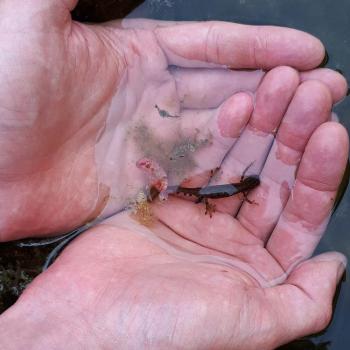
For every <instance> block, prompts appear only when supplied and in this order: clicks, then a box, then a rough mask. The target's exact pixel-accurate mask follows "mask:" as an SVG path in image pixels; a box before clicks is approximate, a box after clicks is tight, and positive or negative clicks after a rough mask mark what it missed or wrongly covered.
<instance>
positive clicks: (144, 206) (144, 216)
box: [130, 191, 154, 226]
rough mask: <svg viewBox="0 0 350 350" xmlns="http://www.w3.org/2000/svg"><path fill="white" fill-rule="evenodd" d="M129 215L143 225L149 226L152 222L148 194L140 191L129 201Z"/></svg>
mask: <svg viewBox="0 0 350 350" xmlns="http://www.w3.org/2000/svg"><path fill="white" fill-rule="evenodd" d="M130 209H131V216H132V217H133V218H134V219H135V220H136V221H137V222H139V223H140V224H141V225H144V226H151V225H152V224H153V222H154V217H153V214H152V208H151V205H150V203H149V201H148V196H147V194H146V193H145V192H144V191H140V192H139V193H138V194H137V195H136V197H135V199H134V200H133V201H132V202H131V203H130Z"/></svg>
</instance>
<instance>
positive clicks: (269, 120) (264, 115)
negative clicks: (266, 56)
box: [213, 67, 299, 214]
mask: <svg viewBox="0 0 350 350" xmlns="http://www.w3.org/2000/svg"><path fill="white" fill-rule="evenodd" d="M298 84H299V77H298V73H297V72H296V71H295V70H293V69H291V68H289V67H278V68H275V69H273V70H271V71H270V72H268V73H267V74H266V76H265V77H264V80H263V81H262V83H261V85H260V86H259V88H258V91H257V95H256V101H255V109H254V112H253V115H252V118H251V119H250V121H249V124H248V126H247V127H246V129H245V130H244V131H243V133H242V135H241V137H240V139H239V140H238V142H237V143H236V144H235V146H234V148H233V149H232V150H231V151H230V153H229V154H228V155H227V157H226V158H225V160H224V163H223V164H222V167H221V172H220V174H219V175H220V176H217V177H216V178H215V179H213V184H216V183H221V184H223V183H232V182H237V181H239V179H240V177H241V175H242V173H243V171H244V169H246V168H247V166H249V164H252V166H251V167H250V168H249V169H248V172H250V173H256V174H259V173H260V171H261V168H262V166H263V163H264V162H265V159H266V156H267V154H268V152H269V150H270V148H271V144H272V142H273V138H274V134H275V131H276V129H277V127H278V125H279V124H280V122H281V119H282V117H283V115H284V113H285V111H286V109H287V107H288V104H289V102H290V100H291V99H292V96H293V95H294V92H295V90H296V88H297V86H298ZM216 205H217V209H218V210H219V211H222V212H225V213H230V214H235V213H236V212H237V210H238V208H239V206H240V205H241V199H240V198H239V197H238V196H233V197H229V198H224V199H219V200H217V201H216Z"/></svg>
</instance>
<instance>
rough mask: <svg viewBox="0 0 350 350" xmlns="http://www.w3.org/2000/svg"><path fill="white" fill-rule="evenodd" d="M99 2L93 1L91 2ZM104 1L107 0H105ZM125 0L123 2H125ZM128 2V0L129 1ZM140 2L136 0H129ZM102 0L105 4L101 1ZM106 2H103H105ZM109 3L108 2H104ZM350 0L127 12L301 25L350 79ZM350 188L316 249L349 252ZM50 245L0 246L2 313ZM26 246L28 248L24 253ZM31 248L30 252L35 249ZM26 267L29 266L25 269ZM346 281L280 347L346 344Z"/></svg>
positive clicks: (342, 107)
mask: <svg viewBox="0 0 350 350" xmlns="http://www.w3.org/2000/svg"><path fill="white" fill-rule="evenodd" d="M121 2H122V1H109V2H104V1H100V2H98V1H89V0H85V1H81V4H80V5H84V4H85V5H86V7H84V6H82V7H80V9H79V10H78V11H76V12H75V16H76V18H80V19H83V20H89V21H98V20H105V19H112V18H118V16H119V15H120V14H125V13H127V11H129V9H130V7H128V6H127V5H124V6H123V9H122V11H121V12H120V7H118V4H120V3H121ZM92 3H95V4H99V5H98V6H92V5H91V4H92ZM107 3H108V4H107ZM124 3H127V1H124ZM129 3H131V2H129ZM132 3H134V4H135V3H140V1H132ZM103 4H105V5H103ZM106 4H107V5H106ZM108 6H109V7H108ZM349 13H350V2H349V1H347V0H336V1H334V0H333V1H331V0H323V1H322V2H321V1H314V0H283V1H281V0H218V1H215V2H214V1H210V0H187V1H185V0H148V1H145V2H143V3H142V4H141V5H140V6H139V7H138V8H137V9H135V10H134V11H133V12H132V13H131V14H130V15H129V17H146V18H156V19H164V20H212V19H216V20H225V21H233V22H240V23H247V24H274V25H282V26H288V27H293V28H297V29H301V30H305V31H307V32H310V33H312V34H314V35H315V36H317V37H319V38H320V39H321V40H322V41H323V43H324V44H325V46H326V48H327V51H328V54H329V61H328V63H327V67H330V68H333V69H338V70H340V71H342V72H343V74H344V75H345V77H346V78H347V79H348V80H350V39H349V38H350V17H349V15H348V14H349ZM335 111H336V113H337V114H338V116H339V118H340V121H341V123H342V124H344V125H345V126H346V127H347V129H348V131H350V116H349V114H350V113H349V112H350V98H349V97H348V98H346V99H345V100H344V101H343V102H342V103H341V104H338V105H337V106H336V107H335ZM349 226H350V190H349V189H348V190H347V191H346V192H345V194H344V197H343V199H342V201H341V203H340V204H339V206H338V208H337V211H336V212H335V214H334V215H333V217H332V219H331V222H330V224H329V227H328V229H327V232H326V234H325V236H324V238H323V240H322V241H321V243H320V245H319V247H318V249H317V253H318V252H323V251H328V250H337V251H340V252H342V253H344V254H345V255H347V256H348V257H350V240H349V239H348V237H347V232H348V228H349ZM53 246H54V245H50V246H47V247H44V248H35V250H33V249H31V250H29V248H16V247H15V246H14V244H12V243H9V244H1V245H0V312H1V311H2V310H4V309H5V308H7V307H8V306H9V305H10V304H11V303H13V302H14V301H15V299H16V296H17V295H18V294H19V293H20V292H21V290H22V289H23V288H24V286H25V284H26V283H28V281H30V280H31V279H32V278H33V277H34V276H35V275H36V274H37V273H38V272H39V271H40V268H41V266H42V265H43V263H44V260H45V257H46V255H47V253H48V251H50V250H51V249H52V247H53ZM29 251H30V253H28V252H29ZM33 252H34V253H33ZM25 266H30V269H29V268H25ZM348 310H350V285H349V282H348V281H345V282H343V283H342V285H341V289H340V291H339V295H338V301H337V306H336V309H335V314H334V317H333V320H332V322H331V324H330V326H329V327H328V328H327V329H326V330H325V331H324V332H322V334H319V335H317V336H313V337H309V338H307V339H305V340H300V341H296V342H293V343H292V344H289V345H286V346H284V347H282V348H281V349H303V350H307V349H332V350H341V349H344V348H349V347H350V315H349V312H348Z"/></svg>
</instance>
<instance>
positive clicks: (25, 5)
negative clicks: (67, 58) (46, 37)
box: [0, 0, 78, 32]
mask: <svg viewBox="0 0 350 350" xmlns="http://www.w3.org/2000/svg"><path fill="white" fill-rule="evenodd" d="M77 3H78V0H29V1H19V0H2V1H0V13H1V21H0V28H2V29H3V30H4V29H6V30H7V31H10V32H12V31H15V30H18V29H20V30H21V31H24V32H27V31H31V30H33V29H34V30H40V29H42V30H44V32H45V31H47V26H48V25H50V26H51V25H56V26H58V27H62V26H64V25H65V24H67V23H69V22H70V21H71V15H70V11H72V10H73V9H74V7H75V6H76V5H77ZM45 26H46V27H45Z"/></svg>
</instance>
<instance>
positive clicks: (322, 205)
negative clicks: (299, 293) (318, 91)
mask: <svg viewBox="0 0 350 350" xmlns="http://www.w3.org/2000/svg"><path fill="white" fill-rule="evenodd" d="M348 147H349V141H348V135H347V132H346V130H345V128H344V127H343V126H342V125H340V124H338V123H335V122H328V123H324V124H323V125H321V126H320V127H319V128H318V129H317V130H316V131H315V132H314V134H313V135H312V137H311V139H310V141H309V143H308V145H307V147H306V149H305V153H304V155H303V158H302V160H301V164H300V167H299V170H298V173H297V178H296V181H295V184H294V187H293V190H292V193H291V196H290V197H289V200H288V202H287V205H286V207H285V209H284V210H283V212H282V214H281V216H280V218H279V220H278V223H277V225H276V227H275V229H274V231H273V233H272V235H271V238H270V239H269V241H268V243H267V249H268V250H269V251H270V253H271V254H272V255H273V256H274V257H275V259H276V260H277V261H278V262H279V264H280V265H281V266H282V267H283V268H284V269H285V270H286V271H287V270H288V269H289V268H290V267H291V266H294V265H295V264H297V263H298V262H300V261H301V260H304V259H306V258H308V257H309V256H310V255H311V254H312V253H313V251H314V249H315V247H316V245H317V244H318V242H319V240H320V239H321V237H322V234H323V233H324V231H325V229H326V226H327V223H328V220H329V217H330V214H331V211H332V208H333V205H334V201H335V197H336V194H337V189H338V186H339V184H340V182H341V179H342V176H343V173H344V170H345V166H346V163H347V158H348Z"/></svg>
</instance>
